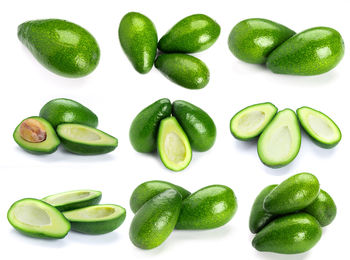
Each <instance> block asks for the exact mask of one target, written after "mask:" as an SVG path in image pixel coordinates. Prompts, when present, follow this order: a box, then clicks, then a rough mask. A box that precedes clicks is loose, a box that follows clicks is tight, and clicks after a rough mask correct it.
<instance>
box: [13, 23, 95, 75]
mask: <svg viewBox="0 0 350 260" xmlns="http://www.w3.org/2000/svg"><path fill="white" fill-rule="evenodd" d="M17 34H18V38H19V40H20V41H21V42H22V43H23V44H24V45H25V46H26V47H27V48H28V49H29V50H30V52H31V53H32V54H33V56H34V57H35V58H36V59H37V60H38V61H39V62H40V63H41V64H42V65H43V66H44V67H46V68H47V69H48V70H50V71H52V72H54V73H56V74H58V75H61V76H65V77H71V78H77V77H83V76H86V75H88V74H89V73H91V72H92V71H93V70H94V69H95V68H96V67H97V65H98V62H99V59H100V48H99V46H98V44H97V42H96V40H95V38H94V37H93V36H92V35H91V34H90V33H89V32H88V31H87V30H85V29H84V28H82V27H80V26H79V25H77V24H74V23H71V22H68V21H65V20H60V19H46V20H34V21H28V22H25V23H22V24H21V25H19V26H18V33H17Z"/></svg>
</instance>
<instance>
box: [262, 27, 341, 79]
mask: <svg viewBox="0 0 350 260" xmlns="http://www.w3.org/2000/svg"><path fill="white" fill-rule="evenodd" d="M343 56H344V42H343V39H342V37H341V35H340V34H339V32H337V31H336V30H334V29H332V28H328V27H315V28H311V29H308V30H305V31H303V32H301V33H298V34H296V35H294V36H293V37H291V38H289V39H288V40H287V41H285V42H284V43H283V44H281V45H280V46H279V47H277V48H276V49H275V50H274V51H273V52H272V53H271V54H270V55H269V57H268V58H267V63H266V65H267V67H268V68H269V69H270V70H271V71H272V72H274V73H279V74H292V75H304V76H309V75H318V74H322V73H325V72H328V71H330V70H331V69H333V68H334V67H335V66H337V64H338V63H339V62H340V60H341V59H342V58H343Z"/></svg>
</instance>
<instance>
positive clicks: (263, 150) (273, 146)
mask: <svg viewBox="0 0 350 260" xmlns="http://www.w3.org/2000/svg"><path fill="white" fill-rule="evenodd" d="M300 144H301V134H300V127H299V123H298V119H297V117H296V115H295V113H294V111H293V110H291V109H284V110H282V111H280V112H279V113H278V114H277V115H276V116H275V118H274V119H273V120H272V121H271V123H270V124H269V125H268V126H267V127H266V128H265V130H264V131H263V132H262V134H261V136H260V137H259V141H258V154H259V157H260V160H261V161H262V162H263V163H264V164H265V165H267V166H269V167H272V168H279V167H282V166H285V165H287V164H288V163H290V162H291V161H293V160H294V158H295V157H296V156H297V155H298V153H299V149H300Z"/></svg>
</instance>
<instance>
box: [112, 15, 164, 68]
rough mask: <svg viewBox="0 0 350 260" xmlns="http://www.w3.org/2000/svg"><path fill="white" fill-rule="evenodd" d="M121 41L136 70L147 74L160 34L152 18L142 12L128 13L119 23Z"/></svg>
mask: <svg viewBox="0 0 350 260" xmlns="http://www.w3.org/2000/svg"><path fill="white" fill-rule="evenodd" d="M119 41H120V45H121V46H122V48H123V50H124V52H125V54H126V56H127V57H128V58H129V60H130V62H131V63H132V65H133V66H134V68H135V70H136V71H138V72H139V73H142V74H145V73H147V72H149V71H150V70H151V69H152V67H153V62H154V59H155V58H156V55H157V41H158V36H157V31H156V28H155V26H154V24H153V23H152V21H151V20H150V19H148V18H147V17H146V16H144V15H143V14H140V13H135V12H130V13H127V14H126V15H125V16H124V17H123V18H122V20H121V21H120V24H119Z"/></svg>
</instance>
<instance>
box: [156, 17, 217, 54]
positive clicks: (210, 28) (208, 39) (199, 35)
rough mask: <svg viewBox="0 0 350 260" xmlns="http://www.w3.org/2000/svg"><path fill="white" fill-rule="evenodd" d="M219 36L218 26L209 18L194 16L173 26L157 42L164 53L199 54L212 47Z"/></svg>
mask: <svg viewBox="0 0 350 260" xmlns="http://www.w3.org/2000/svg"><path fill="white" fill-rule="evenodd" d="M219 35H220V26H219V25H218V24H217V23H216V22H215V21H214V20H213V19H211V18H210V17H209V16H206V15H204V14H194V15H190V16H188V17H185V18H184V19H182V20H181V21H179V22H178V23H177V24H175V25H174V26H173V27H172V28H171V29H170V30H169V31H168V32H167V33H166V34H165V35H164V36H163V37H162V38H161V39H160V40H159V42H158V49H159V50H161V51H162V52H166V53H174V52H175V53H193V52H200V51H204V50H206V49H208V48H209V47H210V46H212V45H213V44H214V43H215V41H216V40H217V38H218V37H219Z"/></svg>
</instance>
